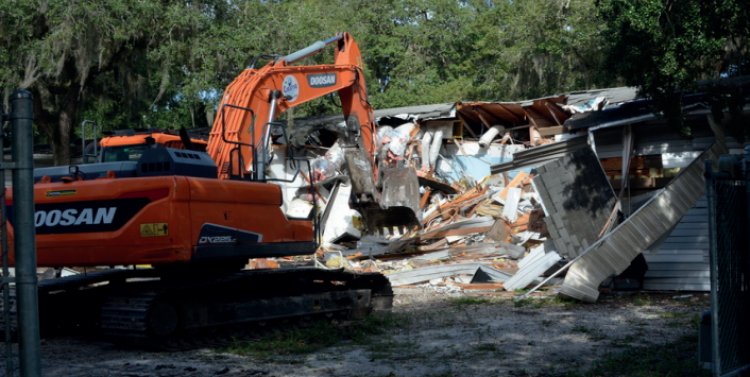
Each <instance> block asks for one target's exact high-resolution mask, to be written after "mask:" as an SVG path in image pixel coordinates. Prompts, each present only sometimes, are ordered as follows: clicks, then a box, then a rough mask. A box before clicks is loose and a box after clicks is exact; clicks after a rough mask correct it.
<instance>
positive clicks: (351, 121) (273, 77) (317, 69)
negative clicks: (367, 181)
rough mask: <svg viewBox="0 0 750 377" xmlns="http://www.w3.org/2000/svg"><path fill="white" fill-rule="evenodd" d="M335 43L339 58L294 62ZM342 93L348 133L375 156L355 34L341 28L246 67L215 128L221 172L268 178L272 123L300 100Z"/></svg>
mask: <svg viewBox="0 0 750 377" xmlns="http://www.w3.org/2000/svg"><path fill="white" fill-rule="evenodd" d="M332 43H335V44H336V47H335V51H336V52H335V62H334V64H322V65H310V66H292V65H291V64H292V63H294V62H296V61H298V60H300V59H302V58H304V57H307V56H309V55H311V54H314V53H316V52H318V51H320V50H321V49H323V48H324V47H326V46H327V45H329V44H332ZM331 93H338V95H339V97H340V99H341V107H342V111H343V114H344V118H345V119H346V124H347V129H346V130H344V131H345V132H344V133H345V134H346V135H348V136H349V138H348V140H346V142H347V143H348V144H350V145H352V146H353V145H354V144H356V145H358V146H359V147H360V148H362V149H363V151H364V153H365V155H366V156H367V158H368V159H369V160H370V161H371V162H372V161H374V160H375V152H376V151H375V145H374V142H375V140H374V135H375V120H374V116H373V110H372V107H371V106H370V104H369V103H368V102H367V88H366V86H365V79H364V73H363V71H362V58H361V56H360V52H359V47H358V46H357V43H356V42H355V41H354V38H352V36H351V35H350V34H348V33H341V34H338V35H336V36H335V37H333V38H330V39H328V40H325V41H319V42H316V43H314V44H312V45H310V46H309V47H307V48H305V49H302V50H300V51H297V52H295V53H293V54H290V55H287V56H284V57H281V58H278V59H276V60H274V61H272V62H270V63H268V64H267V65H265V66H264V67H261V68H259V69H254V68H248V69H246V70H245V71H243V72H242V73H241V74H240V75H239V76H238V77H237V78H236V79H235V80H234V81H233V82H232V83H231V84H229V86H228V87H227V88H226V89H225V91H224V96H223V97H222V99H221V103H220V105H219V113H218V114H217V117H216V118H215V121H214V124H213V128H212V130H211V133H210V136H209V141H208V149H207V152H208V153H209V155H211V157H212V158H213V159H214V161H215V162H216V165H217V167H218V168H219V177H220V178H229V177H230V176H235V177H245V178H247V175H248V174H252V177H253V178H255V179H258V180H264V169H265V164H266V162H267V161H266V158H267V157H268V155H269V153H268V148H269V144H270V131H271V129H270V128H271V127H270V123H271V122H273V121H274V120H275V119H276V117H277V116H278V115H279V114H280V113H282V112H284V111H286V110H287V109H290V108H292V107H295V106H299V105H301V104H303V103H305V102H308V101H311V100H313V99H316V98H320V97H323V96H325V95H328V94H331Z"/></svg>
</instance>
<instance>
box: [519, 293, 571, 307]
mask: <svg viewBox="0 0 750 377" xmlns="http://www.w3.org/2000/svg"><path fill="white" fill-rule="evenodd" d="M577 305H585V304H582V303H580V302H578V301H575V300H573V299H570V298H567V297H563V296H559V295H556V296H547V297H527V298H523V299H517V300H514V301H513V306H514V307H516V308H529V309H540V308H545V307H552V306H559V307H563V308H571V307H575V306H577Z"/></svg>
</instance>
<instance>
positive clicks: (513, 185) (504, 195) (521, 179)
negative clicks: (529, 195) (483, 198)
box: [498, 171, 529, 200]
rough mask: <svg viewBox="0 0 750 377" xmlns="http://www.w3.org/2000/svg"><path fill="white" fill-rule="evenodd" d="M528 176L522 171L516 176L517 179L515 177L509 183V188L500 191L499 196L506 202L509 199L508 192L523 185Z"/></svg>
mask: <svg viewBox="0 0 750 377" xmlns="http://www.w3.org/2000/svg"><path fill="white" fill-rule="evenodd" d="M528 176H529V175H528V174H527V173H526V172H523V171H520V172H518V174H516V176H515V177H513V180H512V181H510V183H508V185H507V186H505V187H504V188H503V189H502V190H500V194H498V196H499V197H500V198H501V199H503V200H505V199H507V198H508V190H509V189H511V188H516V187H518V186H521V185H523V183H524V181H525V180H526V178H528Z"/></svg>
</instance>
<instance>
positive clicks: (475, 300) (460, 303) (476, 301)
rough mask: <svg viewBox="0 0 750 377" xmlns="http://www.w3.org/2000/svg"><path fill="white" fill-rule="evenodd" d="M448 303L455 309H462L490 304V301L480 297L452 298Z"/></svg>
mask: <svg viewBox="0 0 750 377" xmlns="http://www.w3.org/2000/svg"><path fill="white" fill-rule="evenodd" d="M448 302H449V304H450V305H451V306H453V307H455V308H459V309H463V308H465V307H467V306H472V305H483V304H488V303H490V300H488V299H486V298H482V297H471V296H462V297H456V298H452V299H451V300H450V301H448Z"/></svg>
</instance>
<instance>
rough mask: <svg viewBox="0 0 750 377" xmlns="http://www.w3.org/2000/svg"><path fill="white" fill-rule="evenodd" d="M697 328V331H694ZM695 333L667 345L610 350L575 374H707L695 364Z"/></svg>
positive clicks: (689, 376)
mask: <svg viewBox="0 0 750 377" xmlns="http://www.w3.org/2000/svg"><path fill="white" fill-rule="evenodd" d="M696 331H697V330H696ZM697 353H698V336H697V332H696V334H695V335H686V336H683V337H682V338H680V339H678V340H676V341H674V342H670V343H667V344H659V345H651V346H639V347H630V348H627V349H625V350H624V351H622V352H617V353H610V354H608V355H607V356H606V357H604V358H603V359H601V360H599V361H597V362H595V363H594V366H593V367H592V368H591V369H590V370H589V371H587V372H585V373H583V374H568V375H569V376H571V377H572V376H578V377H598V376H628V377H629V376H633V377H657V376H667V377H668V376H675V377H676V376H686V377H692V376H695V377H708V376H710V375H711V374H710V373H709V372H708V371H705V370H702V369H700V368H699V366H698V359H697Z"/></svg>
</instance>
